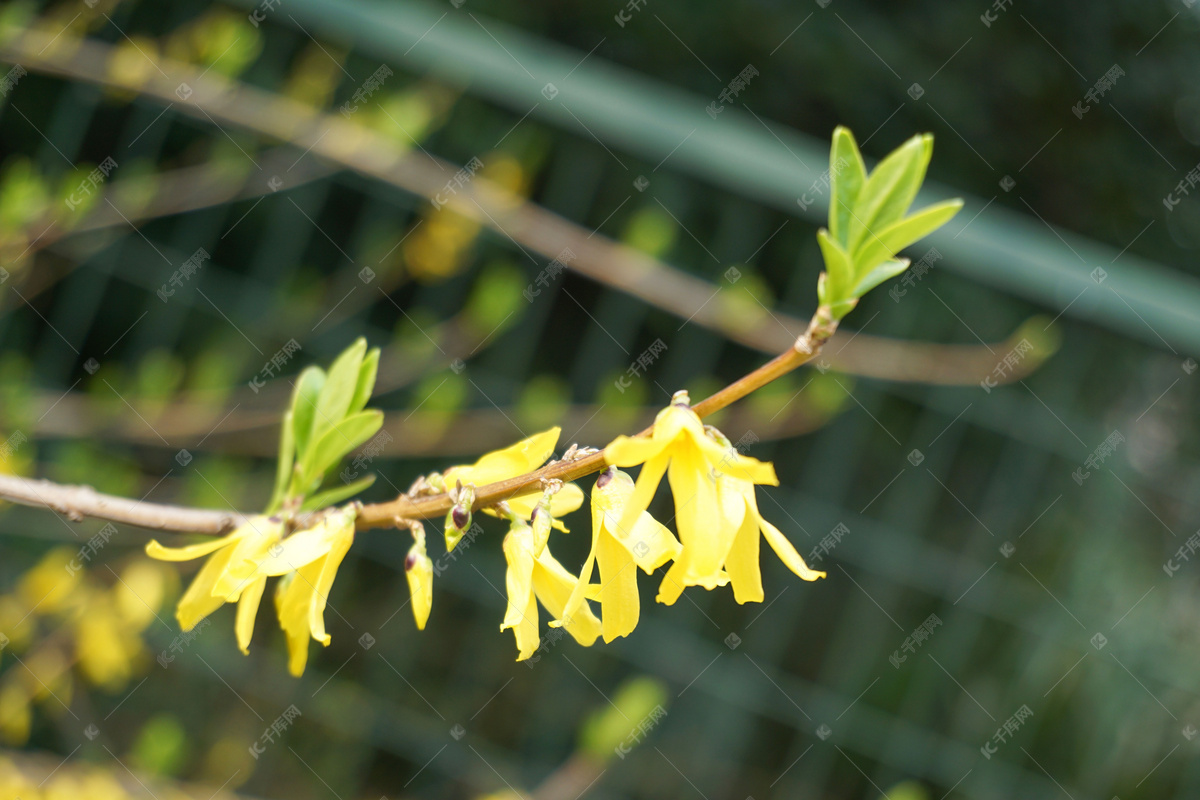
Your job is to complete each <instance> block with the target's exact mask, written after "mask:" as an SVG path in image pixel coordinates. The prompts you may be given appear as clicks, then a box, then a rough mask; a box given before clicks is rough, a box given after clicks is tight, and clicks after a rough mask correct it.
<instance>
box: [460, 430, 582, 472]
mask: <svg viewBox="0 0 1200 800" xmlns="http://www.w3.org/2000/svg"><path fill="white" fill-rule="evenodd" d="M561 432H562V429H561V428H558V427H554V428H550V429H549V430H546V431H542V432H541V433H536V434H534V435H533V436H530V437H529V438H528V439H523V440H521V441H519V442H517V443H516V444H514V445H512V446H511V447H506V448H504V449H503V450H496V451H494V452H491V453H488V454H487V455H485V456H483V457H482V458H480V459H479V460H478V461H476V462H475V463H474V464H470V465H463V466H458V467H451V468H450V469H448V470H446V472H445V476H446V485H447V486H454V485H455V483H456V482H458V481H462V483H463V485H466V484H468V483H473V484H475V485H476V486H482V485H484V484H485V483H495V482H496V481H502V480H504V479H505V478H511V477H514V476H516V475H523V474H525V473H526V472H532V471H533V470H535V469H537V468H538V467H540V466H541V465H542V464H544V463H546V459H548V458H550V456H552V455H553V454H554V447H555V445H557V444H558V435H559V433H561Z"/></svg>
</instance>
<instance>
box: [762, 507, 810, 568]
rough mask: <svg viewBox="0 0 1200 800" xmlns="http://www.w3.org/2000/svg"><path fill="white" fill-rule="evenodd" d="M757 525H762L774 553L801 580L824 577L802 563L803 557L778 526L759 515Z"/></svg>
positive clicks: (764, 534)
mask: <svg viewBox="0 0 1200 800" xmlns="http://www.w3.org/2000/svg"><path fill="white" fill-rule="evenodd" d="M759 525H761V526H762V533H763V536H764V537H766V539H767V544H769V545H771V549H772V550H774V551H775V555H777V556H779V560H780V561H782V562H783V563H784V564H785V565H787V568H788V569H790V570H791V571H792V572H794V573H796V574H797V575H799V576H800V577H801V578H802V579H803V580H806V581H815V580H817V579H818V578H824V577H825V573H824V572H821V571H819V570H815V569H809V566H808V564H805V563H804V559H803V558H801V557H800V554H799V553H797V552H796V548H795V547H793V546H792V543H791V542H789V541H788V539H787V537H786V536H784V535H783V534H782V533H781V532H780V531H779V529H778V528H776V527H775V526H774V525H772V524H771V523H769V522H767V521H766V520H765V519H763V518H762V517H759Z"/></svg>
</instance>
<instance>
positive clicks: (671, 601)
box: [655, 551, 687, 606]
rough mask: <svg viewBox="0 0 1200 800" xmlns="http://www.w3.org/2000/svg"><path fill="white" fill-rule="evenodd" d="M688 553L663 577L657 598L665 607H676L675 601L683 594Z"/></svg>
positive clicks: (676, 561)
mask: <svg viewBox="0 0 1200 800" xmlns="http://www.w3.org/2000/svg"><path fill="white" fill-rule="evenodd" d="M686 559H687V553H686V551H685V552H684V553H683V554H681V555H680V557H679V558H678V559H676V560H675V563H673V564H672V565H671V566H670V568H669V569H668V570H667V572H666V574H665V575H663V579H662V583H660V584H659V585H658V597H656V598H655V600H657V601H658V602H660V603H662V604H663V605H665V606H673V605H675V601H676V600H678V599H679V596H680V595H681V594H683V589H684V584H683V582H684V580H685V577H684V576H685V574H686V573H687V560H686Z"/></svg>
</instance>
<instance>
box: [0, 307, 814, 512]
mask: <svg viewBox="0 0 1200 800" xmlns="http://www.w3.org/2000/svg"><path fill="white" fill-rule="evenodd" d="M836 328H837V322H836V320H834V319H833V318H832V316H831V315H830V313H829V309H828V308H826V307H825V306H822V307H820V308H818V309H817V312H816V313H815V314H814V315H813V318H812V320H811V321H810V322H809V325H808V329H807V330H806V331H805V333H804V335H802V336H801V337H800V338H799V339H797V340H796V342H795V344H794V345H793V346H792V347H790V348H788V349H787V351H785V352H784V353H781V354H780V355H778V356H776V357H775V358H774V359H772V360H771V361H768V362H767V363H766V364H763V365H762V366H761V367H759V368H758V369H756V370H754V371H753V372H751V373H749V374H747V375H745V376H743V377H741V378H739V379H738V380H736V381H734V382H733V383H731V384H729V385H728V386H726V387H725V388H724V389H721V390H720V391H718V392H716V393H715V394H713V395H712V396H710V397H708V398H706V399H704V400H702V401H700V402H699V403H697V404H695V405H694V406H693V407H692V408H693V410H694V411H695V412H696V413H697V414H698V415H699V416H701V417H705V416H708V415H710V414H713V413H715V412H717V411H720V410H721V409H723V408H725V407H726V406H728V405H730V404H731V403H733V402H735V401H737V400H740V399H741V398H743V397H745V396H746V395H748V394H750V393H751V392H753V391H754V390H756V389H758V388H760V387H762V386H765V385H766V384H768V383H770V382H771V381H773V380H775V379H776V378H779V377H781V376H783V375H786V374H787V373H789V372H791V371H792V370H794V369H796V368H797V367H800V366H802V365H803V364H805V363H806V362H808V361H810V360H812V359H813V358H815V357H816V356H817V354H818V353H820V351H821V348H822V347H823V346H824V345H825V343H826V342H827V341H828V340H829V338H830V337H831V336H832V335H833V333H834V331H835V330H836ZM649 432H650V429H649V428H647V429H646V430H644V431H642V433H641V434H640V435H646V434H648V433H649ZM606 466H607V464H606V463H605V461H604V452H603V451H596V452H591V453H588V454H586V455H583V456H581V457H579V458H574V459H568V460H562V461H556V462H554V463H552V464H548V465H547V466H544V467H542V468H541V469H538V470H534V471H533V472H529V473H526V474H524V475H518V476H516V477H514V478H509V479H507V480H503V481H497V482H496V483H489V484H485V485H483V486H479V487H476V489H475V503H474V505H473V508H474V509H475V510H479V509H482V508H487V507H489V506H493V505H496V504H497V503H499V502H501V501H502V500H507V499H509V498H511V497H518V496H521V495H526V494H531V493H533V492H540V491H541V490H542V486H543V485H544V483H545V482H546V481H550V480H555V479H557V480H561V481H563V482H564V483H565V482H568V481H574V480H578V479H579V478H582V477H584V476H586V475H591V474H593V473H596V472H600V471H601V470H603V469H604V468H605V467H606ZM0 499H4V500H8V501H10V502H13V503H18V504H21V505H26V506H34V507H40V508H48V509H51V510H53V511H57V512H58V513H60V514H63V515H65V516H66V517H67V518H68V519H71V520H72V521H75V522H78V521H80V520H82V519H84V518H86V517H91V518H94V519H103V520H108V521H110V522H119V523H125V524H128V525H136V526H138V527H141V528H150V529H152V530H161V531H176V532H179V533H203V534H210V535H219V534H223V533H228V532H229V531H231V530H233V529H234V528H235V527H236V526H237V525H239V524H241V523H242V522H243V521H244V520H245V519H246V515H244V514H242V513H240V512H237V511H214V510H209V509H199V508H186V507H183V506H174V505H165V504H159V503H146V502H142V501H139V500H130V499H128V498H124V497H115V496H113V495H106V494H101V493H99V492H97V491H95V490H94V489H92V488H91V487H90V486H66V485H62V484H57V483H53V482H52V481H47V480H36V479H31V478H22V477H18V476H15V475H0ZM452 506H453V501H452V500H451V498H450V496H449V495H448V494H444V493H443V494H436V495H428V496H422V497H410V496H408V495H401V496H400V497H397V498H396V499H395V500H391V501H389V502H386V503H373V504H369V505H364V506H363V507H362V509H361V510H360V511H359V513H358V517H357V520H356V526H357V527H358V529H359V530H365V529H369V528H383V527H401V528H407V527H408V523H409V521H411V520H419V519H437V518H441V517H444V516H445V515H446V513H447V512H448V511H450V508H451V507H452Z"/></svg>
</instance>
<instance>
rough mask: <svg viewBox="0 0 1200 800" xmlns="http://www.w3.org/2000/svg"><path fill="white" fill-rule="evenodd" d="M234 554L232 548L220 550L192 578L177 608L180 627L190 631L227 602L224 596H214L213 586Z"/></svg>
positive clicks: (176, 617) (176, 613) (176, 612)
mask: <svg viewBox="0 0 1200 800" xmlns="http://www.w3.org/2000/svg"><path fill="white" fill-rule="evenodd" d="M232 555H233V550H232V548H228V547H227V548H225V549H224V550H218V551H217V552H215V553H213V554H212V556H211V557H210V558H209V559H208V561H205V562H204V566H202V567H201V568H200V571H199V572H197V573H196V577H195V578H193V579H192V583H191V585H190V586H188V588H187V591H185V592H184V593H183V597H181V598H180V599H179V605H178V606H177V607H176V609H175V619H177V620H179V627H180V628H182V629H183V630H185V631H190V630H191V629H192V628H194V627H195V626H196V623H197V622H199V621H200V620H202V619H204V618H205V617H207V616H208V615H209V614H211V613H212V612H214V611H216V610H217V609H218V608H220V607H221V606H222V605H224V604H225V599H224V598H223V597H214V596H213V587H214V586H216V584H217V579H219V578H220V577H221V573H223V572H224V571H225V568H226V567H227V566H228V565H229V557H230V556H232Z"/></svg>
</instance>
